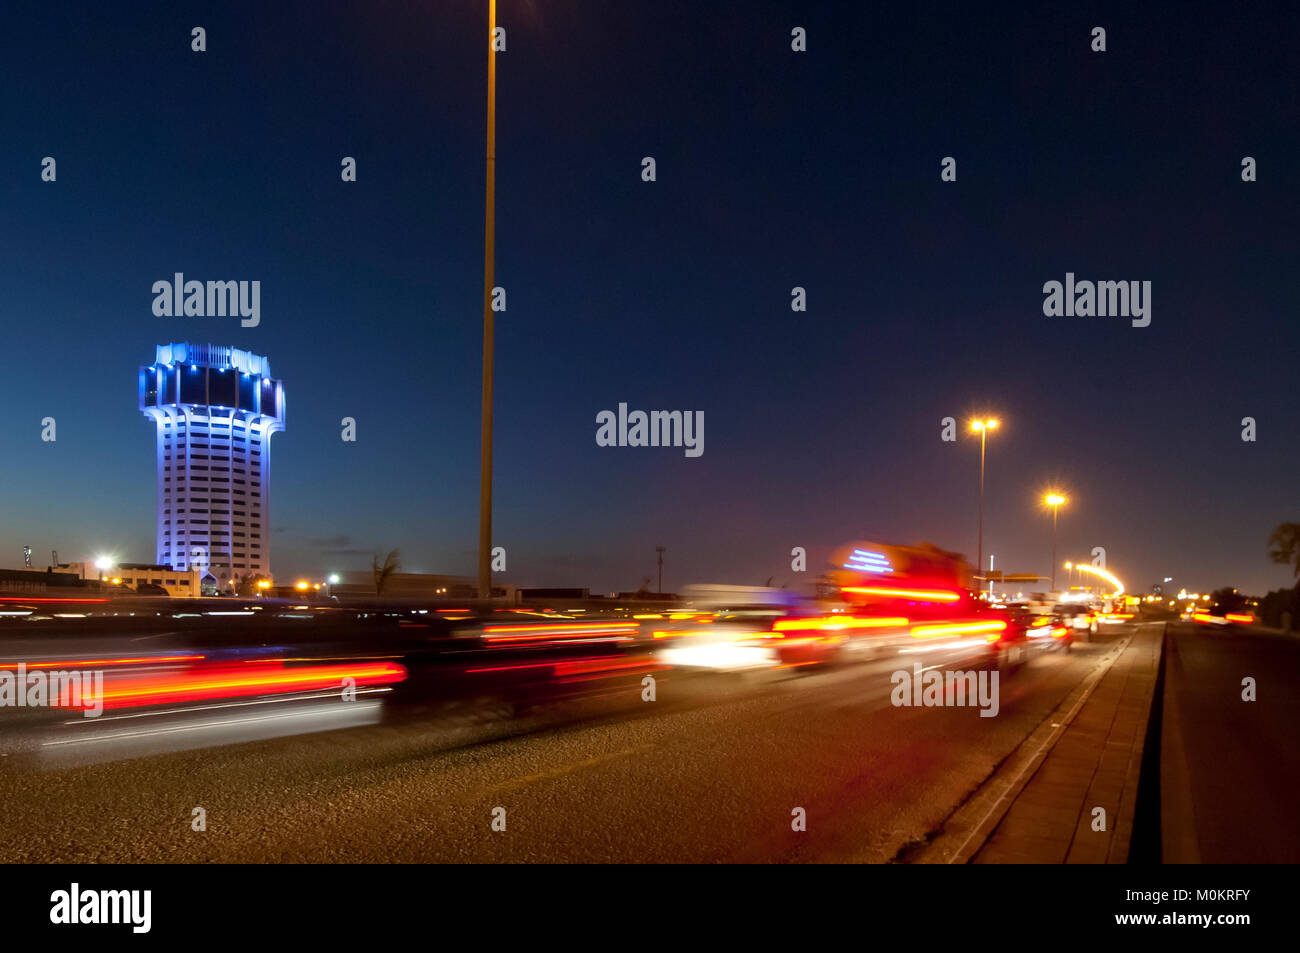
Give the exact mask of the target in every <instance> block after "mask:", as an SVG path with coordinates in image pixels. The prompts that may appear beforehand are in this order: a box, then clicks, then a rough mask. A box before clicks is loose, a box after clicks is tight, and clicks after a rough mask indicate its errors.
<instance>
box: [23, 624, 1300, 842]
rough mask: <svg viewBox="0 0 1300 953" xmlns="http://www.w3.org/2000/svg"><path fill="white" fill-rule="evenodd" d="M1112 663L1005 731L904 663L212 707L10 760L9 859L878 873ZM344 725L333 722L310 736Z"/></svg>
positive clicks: (37, 745) (1057, 673)
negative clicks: (518, 709) (583, 689)
mask: <svg viewBox="0 0 1300 953" xmlns="http://www.w3.org/2000/svg"><path fill="white" fill-rule="evenodd" d="M1122 630H1123V627H1115V629H1113V630H1111V631H1110V632H1108V633H1107V635H1106V636H1105V638H1106V639H1107V640H1113V639H1115V638H1118V637H1120V635H1121V634H1122ZM1106 648H1107V646H1106V644H1104V643H1092V644H1088V643H1084V644H1079V645H1077V646H1076V647H1075V650H1074V652H1072V653H1068V654H1066V653H1060V652H1053V653H1050V654H1046V655H1042V656H1039V657H1036V658H1035V659H1033V660H1032V661H1031V662H1030V663H1029V664H1028V665H1027V666H1025V667H1024V668H1022V669H1021V670H1020V671H1019V672H1018V673H1016V674H1015V675H1014V676H1012V677H1010V678H1008V679H1005V680H1004V681H1003V683H1002V685H1001V703H1000V713H999V714H998V716H997V717H992V718H982V717H980V715H979V710H978V709H977V708H974V707H966V708H905V707H898V708H896V707H893V706H892V705H891V704H890V701H889V691H890V688H891V683H890V678H889V675H890V673H891V672H892V671H894V670H896V669H899V668H900V667H905V666H901V665H900V664H899V663H898V662H897V661H891V662H867V663H859V664H856V665H852V666H846V667H841V668H836V669H829V670H825V671H815V672H811V673H799V674H790V673H770V674H767V675H765V676H764V677H761V678H754V677H742V676H735V675H729V676H724V675H699V674H694V673H686V672H681V671H670V672H664V673H661V674H660V676H659V682H658V686H657V696H658V697H657V700H655V701H653V702H645V701H642V699H641V681H640V678H641V676H640V674H639V673H638V674H633V675H631V676H630V677H628V678H627V679H619V680H617V681H614V682H610V683H608V684H607V685H606V686H605V687H604V689H603V693H602V694H599V695H595V696H593V697H589V698H586V699H583V700H579V701H574V702H569V703H566V704H565V705H563V706H559V707H557V708H556V709H555V710H552V711H548V712H545V713H543V714H541V715H536V714H533V715H529V716H528V717H525V718H504V717H501V716H503V715H505V714H506V713H505V712H501V711H497V710H494V709H493V708H492V707H491V706H490V705H489V706H486V707H484V708H481V709H476V708H467V709H465V710H463V711H455V712H447V711H439V712H436V713H431V712H422V711H418V710H417V711H403V712H385V710H384V708H383V707H382V706H383V702H382V701H377V700H374V699H371V700H369V701H367V702H366V706H365V707H362V708H354V709H351V710H349V711H348V712H346V713H343V712H339V711H337V710H336V709H338V708H339V705H338V703H333V702H329V703H327V702H321V703H318V707H316V708H310V705H309V706H307V707H306V708H305V709H304V710H303V711H302V712H301V717H300V720H301V724H300V725H298V726H297V727H293V723H294V718H295V717H298V716H296V715H295V714H294V712H293V711H292V710H289V709H283V708H281V707H275V708H274V711H273V712H269V713H268V714H267V715H266V716H265V717H264V718H263V721H262V722H260V723H259V725H265V726H269V727H270V729H271V730H272V733H277V734H279V735H280V736H277V737H268V738H263V739H261V740H244V739H247V738H248V737H250V735H248V734H247V732H248V731H249V730H256V728H257V727H258V726H253V729H250V728H249V727H248V726H247V725H242V724H232V723H233V722H234V720H235V719H233V717H227V713H225V712H223V711H222V710H221V709H219V708H214V709H213V710H212V711H210V712H207V713H205V715H204V717H205V719H206V720H205V721H204V722H203V724H202V725H198V726H196V724H195V722H194V720H193V718H191V719H187V720H186V721H183V722H175V723H171V722H167V723H161V722H153V721H150V720H149V719H148V718H144V719H141V718H132V717H130V716H127V717H124V718H120V719H109V718H107V716H106V717H105V719H103V720H101V721H102V723H100V724H96V725H94V726H93V728H91V727H88V728H86V729H85V731H86V733H85V734H84V735H78V734H76V733H75V732H77V731H80V730H81V729H80V728H78V727H77V726H71V727H64V728H61V729H60V730H59V731H58V732H57V733H50V732H49V731H48V729H42V730H41V731H36V730H33V731H31V732H29V733H27V734H22V733H18V734H14V735H12V736H11V737H10V738H9V739H7V744H6V746H5V747H3V749H2V750H0V861H4V862H42V861H73V862H79V861H94V862H293V861H301V862H356V861H411V862H424V861H443V862H445V861H474V862H480V861H481V862H524V861H529V862H537V861H561V862H563V861H626V862H638V861H654V862H658V861H692V862H714V861H737V862H746V861H752V862H765V861H796V862H797V861H866V862H884V861H889V860H892V859H894V858H896V857H897V856H898V855H899V854H900V852H902V851H904V850H905V849H907V848H908V847H909V845H910V846H915V845H916V844H917V843H920V842H923V841H924V840H925V839H926V838H927V836H929V835H931V834H932V833H933V832H934V831H936V830H937V829H938V828H939V827H940V825H941V824H942V823H943V821H944V819H945V818H947V817H948V816H949V815H950V814H951V813H952V812H953V810H955V809H956V807H957V806H959V805H960V804H961V802H962V801H963V800H964V799H965V798H966V797H967V796H968V795H970V794H971V793H972V792H973V791H974V790H975V789H976V788H977V787H978V786H979V784H980V783H981V782H983V781H984V780H985V779H986V778H987V777H988V776H989V775H990V774H991V773H992V772H993V770H994V769H995V768H996V766H997V765H998V763H999V762H1000V761H1001V760H1002V759H1003V758H1005V757H1006V756H1007V755H1008V754H1010V753H1011V752H1012V751H1013V750H1014V749H1015V748H1016V747H1017V746H1018V745H1019V744H1020V743H1021V742H1022V741H1023V740H1024V739H1025V738H1026V737H1027V736H1028V735H1029V733H1030V732H1031V731H1032V730H1033V729H1034V728H1035V727H1036V726H1037V725H1038V724H1039V723H1040V722H1042V720H1043V719H1044V718H1045V717H1047V716H1048V715H1049V714H1050V713H1051V712H1052V711H1053V709H1054V708H1055V707H1056V706H1057V705H1058V704H1060V702H1061V701H1062V700H1063V699H1064V697H1065V696H1066V695H1067V694H1068V693H1069V691H1070V690H1071V689H1072V688H1073V687H1074V686H1076V685H1077V684H1078V683H1079V681H1080V680H1081V679H1082V678H1083V677H1084V676H1085V675H1086V674H1087V672H1088V671H1090V670H1091V669H1092V667H1093V666H1095V665H1096V664H1097V663H1098V661H1099V659H1100V658H1101V657H1102V655H1103V653H1104V652H1105V650H1106ZM1198 651H1201V650H1198ZM1204 651H1210V650H1209V649H1206V650H1204ZM1194 658H1196V659H1199V658H1200V656H1199V655H1196V656H1194ZM908 661H909V664H910V660H908ZM1192 664H1193V665H1195V666H1198V667H1199V665H1200V664H1201V663H1200V662H1199V661H1195V662H1193V663H1192ZM968 667H969V666H968ZM1264 671H1265V670H1264V669H1263V668H1261V673H1263V672H1264ZM1229 687H1230V686H1229ZM353 704H354V705H357V704H359V703H353ZM1269 704H1272V705H1276V704H1279V703H1278V702H1275V701H1274V702H1270V703H1269ZM1243 707H1244V706H1243ZM1257 710H1258V709H1257ZM286 713H287V715H288V717H287V718H286V717H285V715H286ZM1292 714H1294V712H1293V711H1292ZM241 717H243V711H242V710H241ZM1242 717H1249V716H1248V715H1245V714H1244V713H1243V715H1242ZM331 719H341V720H339V721H337V722H336V723H337V724H339V725H342V727H337V728H336V730H330V731H322V730H320V729H321V728H322V727H325V726H328V725H330V724H331ZM286 724H289V725H290V727H285V725H286ZM1273 724H1274V725H1276V726H1278V727H1276V728H1275V729H1273V730H1284V727H1285V726H1287V725H1294V720H1291V721H1289V722H1276V721H1275V722H1273ZM1197 728H1198V730H1199V726H1197ZM295 731H296V732H299V733H289V734H285V732H295ZM110 736H111V737H110ZM51 742H59V743H57V744H53V743H51ZM232 742H236V743H232ZM198 744H202V745H205V747H195V746H196V745H198ZM169 748H170V749H176V748H180V749H182V750H169ZM160 751H161V752H164V753H158V752H160ZM1290 766H1291V771H1292V774H1291V775H1290V777H1291V778H1292V779H1293V780H1294V778H1295V774H1294V769H1295V766H1296V762H1295V761H1294V760H1292V761H1291V762H1290ZM1251 770H1254V771H1262V770H1267V766H1259V765H1255V766H1254V767H1253V768H1252V769H1251ZM1197 783H1198V784H1209V783H1211V779H1209V778H1201V777H1200V776H1199V775H1198V776H1197ZM1270 790H1272V789H1270ZM195 808H202V809H203V811H204V813H205V818H206V830H204V831H195V830H193V829H192V828H193V823H192V821H193V818H194V816H195V812H194V809H195ZM495 808H504V809H505V830H504V831H494V830H493V829H492V822H493V811H494V809H495ZM796 808H803V809H804V811H805V812H806V828H807V829H806V831H795V830H792V818H793V813H792V812H794V809H796ZM1269 809H1270V810H1272V808H1269ZM1280 816H1281V815H1279V817H1280ZM1288 823H1289V824H1290V825H1291V829H1294V825H1295V819H1294V815H1292V817H1291V818H1290V819H1289V821H1288ZM1292 842H1294V840H1293V841H1292Z"/></svg>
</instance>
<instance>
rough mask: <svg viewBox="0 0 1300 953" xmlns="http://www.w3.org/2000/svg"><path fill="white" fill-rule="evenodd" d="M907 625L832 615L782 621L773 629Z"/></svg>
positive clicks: (900, 621)
mask: <svg viewBox="0 0 1300 953" xmlns="http://www.w3.org/2000/svg"><path fill="white" fill-rule="evenodd" d="M905 625H907V619H904V618H901V617H900V618H873V617H863V616H844V615H832V616H821V617H818V618H810V619H782V620H780V621H778V622H777V623H776V625H774V626H773V627H772V628H773V629H774V630H775V631H777V632H797V631H801V630H805V629H819V630H827V629H829V630H832V631H834V630H836V629H883V628H901V627H903V626H905Z"/></svg>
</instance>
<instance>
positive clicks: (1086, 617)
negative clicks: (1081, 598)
mask: <svg viewBox="0 0 1300 953" xmlns="http://www.w3.org/2000/svg"><path fill="white" fill-rule="evenodd" d="M1054 615H1055V616H1056V618H1057V620H1058V621H1059V622H1060V624H1061V625H1064V626H1065V627H1066V628H1068V629H1069V630H1070V638H1071V639H1075V638H1082V639H1088V638H1090V637H1091V636H1094V635H1096V634H1097V616H1096V613H1094V612H1093V611H1092V610H1091V609H1089V608H1088V607H1087V606H1085V605H1082V604H1080V603H1077V602H1063V603H1061V604H1060V605H1058V606H1057V607H1056V610H1055V613H1054Z"/></svg>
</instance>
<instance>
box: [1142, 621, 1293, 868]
mask: <svg viewBox="0 0 1300 953" xmlns="http://www.w3.org/2000/svg"><path fill="white" fill-rule="evenodd" d="M1166 632H1167V636H1166V643H1165V652H1166V655H1165V691H1164V705H1163V710H1162V732H1161V752H1160V755H1161V757H1160V764H1161V771H1160V792H1161V812H1160V813H1161V847H1162V856H1163V859H1164V861H1165V862H1166V863H1295V861H1296V848H1295V845H1296V844H1300V811H1297V809H1296V791H1297V790H1300V743H1297V730H1298V729H1300V694H1297V687H1300V637H1296V636H1294V635H1280V634H1275V633H1270V632H1267V631H1264V630H1261V629H1254V628H1250V627H1245V626H1223V627H1219V626H1211V625H1194V624H1186V623H1183V624H1175V623H1170V624H1169V626H1168V628H1167V630H1166ZM1244 678H1253V679H1254V680H1255V683H1256V686H1257V695H1256V698H1257V700H1256V701H1253V702H1250V701H1244V700H1243V698H1242V692H1243V686H1242V680H1243V679H1244Z"/></svg>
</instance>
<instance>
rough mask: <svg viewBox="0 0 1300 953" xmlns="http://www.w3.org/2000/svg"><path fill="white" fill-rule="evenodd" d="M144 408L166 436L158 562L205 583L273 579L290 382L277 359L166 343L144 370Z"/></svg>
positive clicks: (161, 454)
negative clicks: (276, 451) (276, 495)
mask: <svg viewBox="0 0 1300 953" xmlns="http://www.w3.org/2000/svg"><path fill="white" fill-rule="evenodd" d="M140 412H141V413H143V414H144V415H145V416H146V417H149V418H151V419H152V420H153V422H154V425H155V426H156V428H157V431H158V435H157V436H158V557H157V559H158V562H159V563H160V564H164V565H171V566H174V567H175V568H177V569H180V570H188V569H198V570H200V571H202V572H203V577H202V578H203V583H204V585H205V587H212V586H215V587H216V588H217V589H218V591H224V592H230V591H231V588H232V587H231V583H232V581H237V580H238V579H239V578H240V577H242V576H244V575H247V574H249V573H265V574H269V573H270V566H271V561H270V560H271V530H270V526H271V524H270V522H269V521H268V520H269V513H270V508H269V503H270V500H269V496H270V477H271V434H273V433H277V432H279V431H281V430H283V429H284V385H283V384H282V383H281V382H280V381H278V380H274V379H273V378H272V377H271V366H270V362H269V361H268V360H267V359H266V358H265V357H261V356H259V355H257V354H251V353H249V352H248V351H241V350H240V349H239V348H235V347H228V346H226V345H222V344H160V345H158V349H157V355H156V357H155V359H154V362H153V364H151V365H150V366H148V367H142V368H140Z"/></svg>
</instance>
